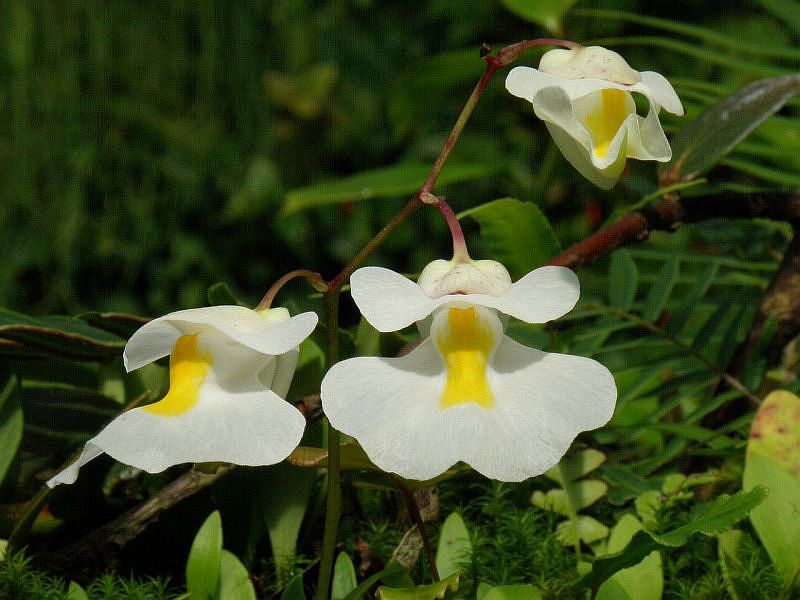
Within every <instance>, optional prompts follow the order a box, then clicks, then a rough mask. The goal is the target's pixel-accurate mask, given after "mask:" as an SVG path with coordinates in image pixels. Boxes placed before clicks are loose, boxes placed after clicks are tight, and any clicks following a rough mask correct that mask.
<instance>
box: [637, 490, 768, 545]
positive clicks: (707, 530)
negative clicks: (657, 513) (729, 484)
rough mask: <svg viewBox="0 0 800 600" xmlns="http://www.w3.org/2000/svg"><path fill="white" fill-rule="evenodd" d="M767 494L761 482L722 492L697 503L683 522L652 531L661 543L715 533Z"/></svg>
mask: <svg viewBox="0 0 800 600" xmlns="http://www.w3.org/2000/svg"><path fill="white" fill-rule="evenodd" d="M766 497H767V491H766V490H765V489H764V487H762V486H756V487H754V488H752V489H750V490H748V491H746V492H745V491H742V492H738V493H736V494H734V495H733V496H729V495H727V494H723V495H721V496H719V497H718V498H717V499H716V500H714V501H713V502H708V503H706V504H701V505H699V506H698V507H697V508H696V509H695V510H694V511H693V512H692V514H691V515H690V516H689V522H688V523H686V524H685V525H682V526H681V527H678V528H676V529H673V530H672V531H669V532H666V533H660V534H651V535H652V536H653V539H655V540H656V541H657V542H659V543H660V544H663V545H664V546H683V545H684V544H686V543H687V542H688V541H689V538H691V537H692V536H693V535H694V534H696V533H702V534H704V535H717V534H718V533H722V532H723V531H727V530H728V529H730V528H731V527H733V526H734V525H735V524H736V523H738V522H739V521H741V520H742V519H743V518H745V517H746V516H747V515H748V513H750V511H752V510H753V509H754V508H755V507H756V506H758V505H759V504H761V503H762V502H763V501H764V498H766Z"/></svg>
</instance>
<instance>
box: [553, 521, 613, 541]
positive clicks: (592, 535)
mask: <svg viewBox="0 0 800 600" xmlns="http://www.w3.org/2000/svg"><path fill="white" fill-rule="evenodd" d="M608 531H609V530H608V527H606V526H605V525H603V524H602V523H601V522H600V521H598V520H597V519H595V518H593V517H588V516H586V515H578V516H577V519H575V520H573V519H570V520H569V521H562V522H561V523H559V524H558V526H557V527H556V539H558V541H559V542H561V543H562V544H564V545H565V546H575V545H576V544H577V543H578V540H579V539H580V541H582V542H583V543H584V544H593V543H594V542H597V541H599V540H602V539H604V538H606V537H608Z"/></svg>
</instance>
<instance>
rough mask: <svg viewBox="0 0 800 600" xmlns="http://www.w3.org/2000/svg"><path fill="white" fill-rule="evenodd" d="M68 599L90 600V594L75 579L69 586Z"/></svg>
mask: <svg viewBox="0 0 800 600" xmlns="http://www.w3.org/2000/svg"><path fill="white" fill-rule="evenodd" d="M66 600H89V595H88V594H87V593H86V590H84V589H83V588H82V587H81V586H80V585H78V584H77V583H75V582H74V581H70V583H69V588H67V597H66Z"/></svg>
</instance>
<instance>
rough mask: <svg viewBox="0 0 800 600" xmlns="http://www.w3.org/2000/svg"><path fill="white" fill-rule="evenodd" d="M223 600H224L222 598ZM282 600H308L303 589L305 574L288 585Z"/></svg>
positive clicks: (299, 574) (290, 581) (292, 579)
mask: <svg viewBox="0 0 800 600" xmlns="http://www.w3.org/2000/svg"><path fill="white" fill-rule="evenodd" d="M220 600H222V598H220ZM281 600H306V592H305V590H304V589H303V574H302V573H298V574H297V575H295V576H294V577H292V578H291V579H290V580H289V583H287V584H286V588H284V590H283V593H282V594H281Z"/></svg>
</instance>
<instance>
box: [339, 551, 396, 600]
mask: <svg viewBox="0 0 800 600" xmlns="http://www.w3.org/2000/svg"><path fill="white" fill-rule="evenodd" d="M398 576H401V577H402V576H405V577H408V570H407V569H406V568H405V567H404V566H403V565H401V564H400V563H399V562H397V561H396V560H390V561H389V563H388V564H387V565H386V566H385V567H384V568H383V570H382V571H379V572H377V573H375V574H374V575H370V576H369V577H367V578H366V579H365V580H364V581H362V582H361V583H360V584H359V585H358V587H357V588H356V589H354V590H353V591H352V592H350V593H349V594H348V595H347V596H346V597H345V599H344V600H361V598H363V597H364V594H366V593H367V592H368V591H369V590H370V589H371V588H372V586H374V585H375V584H376V583H378V582H379V581H386V580H390V581H392V580H394V579H395V578H397V577H398Z"/></svg>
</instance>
